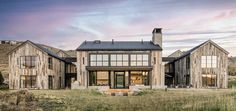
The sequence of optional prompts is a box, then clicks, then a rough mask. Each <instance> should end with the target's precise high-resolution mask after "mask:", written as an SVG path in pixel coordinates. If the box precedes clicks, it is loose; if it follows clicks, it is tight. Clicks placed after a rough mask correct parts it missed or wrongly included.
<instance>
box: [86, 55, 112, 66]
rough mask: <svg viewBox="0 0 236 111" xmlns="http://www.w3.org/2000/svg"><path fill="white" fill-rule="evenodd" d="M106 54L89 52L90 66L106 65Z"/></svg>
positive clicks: (107, 59)
mask: <svg viewBox="0 0 236 111" xmlns="http://www.w3.org/2000/svg"><path fill="white" fill-rule="evenodd" d="M108 61H109V58H108V54H91V55H90V66H108Z"/></svg>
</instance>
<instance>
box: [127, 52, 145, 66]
mask: <svg viewBox="0 0 236 111" xmlns="http://www.w3.org/2000/svg"><path fill="white" fill-rule="evenodd" d="M130 59H131V60H130V62H131V66H148V65H149V56H148V54H131V56H130Z"/></svg>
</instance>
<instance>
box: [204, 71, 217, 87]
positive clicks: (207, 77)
mask: <svg viewBox="0 0 236 111" xmlns="http://www.w3.org/2000/svg"><path fill="white" fill-rule="evenodd" d="M202 86H203V87H208V86H209V87H215V86H216V75H214V74H202Z"/></svg>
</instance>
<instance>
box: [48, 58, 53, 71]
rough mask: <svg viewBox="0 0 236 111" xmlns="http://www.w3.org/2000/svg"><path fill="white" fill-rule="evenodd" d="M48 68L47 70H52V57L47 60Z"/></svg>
mask: <svg viewBox="0 0 236 111" xmlns="http://www.w3.org/2000/svg"><path fill="white" fill-rule="evenodd" d="M48 68H49V69H53V60H52V57H49V58H48Z"/></svg>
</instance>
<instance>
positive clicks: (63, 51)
mask: <svg viewBox="0 0 236 111" xmlns="http://www.w3.org/2000/svg"><path fill="white" fill-rule="evenodd" d="M60 52H62V53H64V54H65V55H66V56H67V57H71V56H70V55H69V54H67V53H66V52H65V51H63V50H59V51H58V52H57V53H56V54H57V55H58V53H60Z"/></svg>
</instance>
